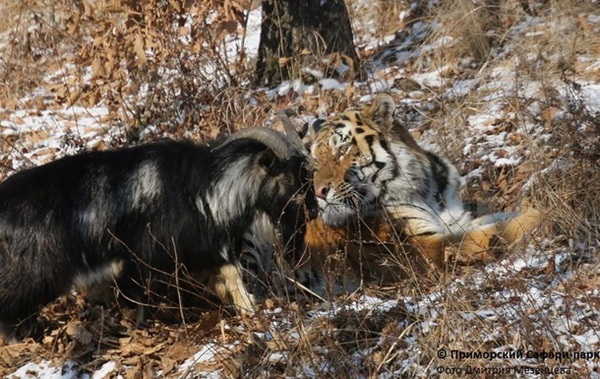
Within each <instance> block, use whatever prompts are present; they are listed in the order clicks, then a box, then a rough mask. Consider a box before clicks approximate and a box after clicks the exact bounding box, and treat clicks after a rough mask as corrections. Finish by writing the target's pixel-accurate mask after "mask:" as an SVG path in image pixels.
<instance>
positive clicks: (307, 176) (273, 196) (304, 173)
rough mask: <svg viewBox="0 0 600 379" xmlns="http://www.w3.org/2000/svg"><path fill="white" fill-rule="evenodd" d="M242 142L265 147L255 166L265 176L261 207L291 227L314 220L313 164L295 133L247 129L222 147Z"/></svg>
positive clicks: (259, 202) (276, 219)
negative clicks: (245, 140)
mask: <svg viewBox="0 0 600 379" xmlns="http://www.w3.org/2000/svg"><path fill="white" fill-rule="evenodd" d="M294 137H295V138H296V139H297V140H295V139H294ZM240 139H249V140H254V141H256V142H259V143H261V144H263V145H264V146H265V150H264V151H262V152H261V153H260V154H258V155H257V156H256V158H255V159H256V161H255V164H256V165H257V167H258V168H259V169H260V170H263V172H264V174H265V175H264V178H265V179H264V181H263V185H262V188H261V191H260V192H261V194H260V196H259V198H258V204H257V206H258V208H259V209H261V210H263V211H264V212H265V213H267V214H268V215H269V216H270V217H271V218H272V219H273V220H274V221H275V222H277V221H279V220H281V221H282V224H283V225H288V226H289V225H295V224H297V223H298V221H301V223H303V221H305V220H307V219H308V220H310V219H314V218H315V217H316V216H317V214H318V204H317V200H316V196H315V193H314V187H313V185H312V164H311V162H310V160H309V158H308V155H307V153H306V150H305V149H304V148H303V146H302V145H301V143H300V144H299V143H298V142H299V138H298V135H297V134H296V133H295V131H294V132H293V133H291V132H290V131H288V132H287V135H285V134H283V133H281V132H279V131H277V130H274V129H268V128H247V129H243V130H240V131H238V132H236V133H234V134H232V135H231V136H230V137H229V138H228V139H227V141H225V142H224V143H223V145H226V144H228V143H231V142H233V141H236V140H240ZM223 145H222V146H223Z"/></svg>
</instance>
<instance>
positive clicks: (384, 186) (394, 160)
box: [306, 93, 541, 270]
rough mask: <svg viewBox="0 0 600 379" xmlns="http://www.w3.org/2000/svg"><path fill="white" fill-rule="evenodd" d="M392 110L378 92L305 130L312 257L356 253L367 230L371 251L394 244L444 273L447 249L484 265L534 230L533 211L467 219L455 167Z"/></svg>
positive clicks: (536, 213)
mask: <svg viewBox="0 0 600 379" xmlns="http://www.w3.org/2000/svg"><path fill="white" fill-rule="evenodd" d="M395 110H396V104H395V102H394V100H393V98H392V97H391V95H389V94H387V93H381V94H379V95H377V96H376V97H375V98H374V99H373V101H372V104H368V105H366V106H364V107H362V108H360V109H357V110H349V111H345V112H342V113H339V114H334V115H333V116H330V117H328V118H325V119H317V120H316V121H314V122H313V123H312V126H311V134H312V135H313V138H312V141H311V144H310V152H311V156H312V158H313V159H314V161H315V163H314V165H315V171H314V177H313V184H314V187H315V192H316V195H317V201H318V203H319V207H320V211H321V214H320V216H319V218H318V219H317V220H315V221H313V222H311V223H309V224H308V225H307V238H306V245H307V246H308V249H309V250H311V251H312V253H311V254H318V253H319V251H324V250H325V251H332V250H335V249H339V248H340V247H343V246H348V245H354V248H355V249H357V248H360V247H363V246H365V245H366V241H365V240H364V236H365V235H366V234H367V231H368V232H369V233H370V234H369V235H370V236H371V237H373V236H374V237H375V240H374V241H371V242H372V245H378V247H379V248H380V247H381V246H383V247H386V246H387V244H392V245H395V246H396V248H397V247H398V246H397V245H398V243H400V244H401V245H402V246H401V247H402V248H403V249H405V250H406V249H409V250H411V251H413V252H414V251H415V250H416V251H417V255H419V256H420V258H423V259H424V260H425V261H426V262H428V264H430V265H432V266H433V267H434V268H436V269H440V270H443V269H445V267H446V261H447V256H446V252H447V250H448V248H449V247H453V248H454V249H455V252H456V254H459V255H460V254H466V255H467V256H468V257H469V259H472V260H473V261H479V260H486V261H487V260H490V259H492V258H493V257H494V255H493V254H492V253H491V251H492V249H493V248H495V247H497V246H498V245H499V244H510V243H513V242H516V241H518V240H520V239H522V238H523V237H524V236H525V235H527V234H529V233H531V232H532V231H533V230H534V229H535V228H536V227H537V226H538V225H539V224H540V222H541V213H540V212H539V211H537V210H535V209H528V210H526V211H524V212H513V213H495V214H489V215H484V216H481V217H474V216H473V214H472V213H471V212H470V211H469V210H468V209H467V207H466V206H465V204H464V203H463V201H462V200H461V197H460V190H461V181H460V179H461V177H460V174H459V172H458V170H457V169H456V167H455V166H454V165H453V164H452V163H451V162H450V161H449V160H448V159H447V158H445V157H443V156H441V155H439V154H437V153H435V152H432V151H427V150H426V149H424V148H423V147H421V146H420V145H419V144H418V143H417V141H416V140H415V139H414V138H413V136H412V135H411V134H410V132H409V131H408V130H407V129H406V128H405V127H404V125H403V124H402V123H401V122H400V121H398V120H397V119H395V118H394V112H395ZM325 253H327V252H325ZM364 263H371V264H372V262H369V259H367V260H363V263H361V264H364Z"/></svg>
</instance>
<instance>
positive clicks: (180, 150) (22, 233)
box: [0, 139, 317, 335]
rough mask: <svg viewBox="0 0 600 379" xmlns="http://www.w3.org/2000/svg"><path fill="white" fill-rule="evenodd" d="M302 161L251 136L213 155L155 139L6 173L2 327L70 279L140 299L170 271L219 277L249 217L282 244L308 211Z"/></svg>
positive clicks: (310, 201) (0, 252) (31, 311)
mask: <svg viewBox="0 0 600 379" xmlns="http://www.w3.org/2000/svg"><path fill="white" fill-rule="evenodd" d="M304 163H305V157H303V156H301V155H300V154H297V155H293V156H292V157H291V158H290V159H287V160H285V161H283V160H281V159H279V158H277V156H276V155H275V154H274V153H273V152H272V151H271V150H270V149H269V148H267V147H266V146H265V145H263V144H262V143H260V142H257V141H254V140H250V139H240V140H235V141H232V142H230V143H227V144H224V145H222V146H220V147H218V148H216V149H212V150H211V149H210V148H209V146H207V145H196V144H192V143H187V142H173V141H164V142H159V143H154V144H147V145H141V146H137V147H131V148H123V149H119V150H113V151H104V152H87V153H82V154H79V155H76V156H70V157H65V158H62V159H59V160H56V161H54V162H51V163H48V164H45V165H43V166H40V167H35V168H31V169H28V170H24V171H21V172H19V173H16V174H14V175H13V176H11V177H9V178H8V179H7V180H6V181H4V182H3V183H2V184H0V329H2V324H3V325H4V328H5V330H4V332H5V334H8V335H10V334H11V333H12V331H13V330H14V328H15V326H16V325H17V324H19V323H20V322H22V321H23V320H25V319H27V318H30V319H35V317H34V316H35V315H36V314H37V312H38V310H39V307H40V306H42V305H44V304H47V303H49V302H51V301H53V300H54V299H56V298H57V297H58V296H60V295H61V294H64V293H66V292H68V291H69V289H70V288H71V287H72V286H73V284H74V283H77V282H78V281H81V282H83V283H89V282H94V281H97V280H100V279H106V277H107V276H108V277H109V278H108V279H115V280H116V281H117V284H118V287H119V290H120V291H121V292H122V293H123V294H124V295H125V297H127V298H129V299H133V300H134V301H140V302H145V301H146V299H145V298H144V296H145V291H147V290H148V288H152V286H153V285H154V284H155V283H158V282H159V281H163V282H164V281H167V282H168V281H169V280H171V279H169V278H166V277H165V278H163V279H162V280H157V276H159V274H160V272H163V273H165V275H166V273H174V272H175V271H176V264H177V265H178V267H177V269H178V268H180V267H184V268H185V270H187V271H189V272H192V273H193V272H195V271H202V272H206V271H207V270H208V271H212V272H214V273H217V274H218V272H219V269H220V268H222V267H224V266H225V265H235V264H236V262H237V258H238V254H239V252H240V249H241V243H242V236H243V234H244V231H246V230H247V229H248V227H249V225H250V224H251V222H252V220H253V218H254V215H255V212H256V211H263V212H265V213H266V214H268V215H269V217H270V218H271V219H272V220H273V221H274V222H276V223H277V222H281V224H282V225H283V230H282V234H283V235H284V238H289V237H291V236H292V235H293V234H295V233H294V232H295V230H294V229H295V227H296V226H298V227H299V229H300V231H303V228H304V226H303V222H300V223H299V224H298V225H297V224H296V222H297V220H298V218H297V216H298V215H302V216H304V215H305V214H306V210H308V213H309V214H311V215H312V216H314V215H315V212H316V209H317V206H316V200H315V198H314V193H313V191H312V185H310V182H309V173H308V172H307V170H306V169H305V168H304ZM299 194H301V195H304V196H301V197H304V200H305V201H297V200H298V199H297V197H298V195H299ZM282 214H283V216H282ZM301 218H303V217H301ZM302 221H304V220H302ZM299 234H300V236H299V237H297V238H296V239H295V240H296V241H302V233H299ZM297 244H298V243H296V245H297ZM238 284H239V283H238ZM228 289H229V291H231V286H229V287H228ZM242 290H243V289H242ZM229 295H232V294H231V293H229ZM234 303H235V299H234ZM236 305H238V304H236Z"/></svg>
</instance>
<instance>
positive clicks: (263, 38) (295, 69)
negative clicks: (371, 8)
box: [256, 0, 360, 86]
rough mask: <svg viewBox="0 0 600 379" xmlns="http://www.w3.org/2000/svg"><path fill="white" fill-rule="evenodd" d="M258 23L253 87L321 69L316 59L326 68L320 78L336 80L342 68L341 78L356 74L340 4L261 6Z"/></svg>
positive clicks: (316, 0)
mask: <svg viewBox="0 0 600 379" xmlns="http://www.w3.org/2000/svg"><path fill="white" fill-rule="evenodd" d="M262 17H263V19H262V25H261V34H260V45H259V48H258V61H257V64H256V84H257V85H261V86H262V85H267V86H272V85H275V84H277V83H280V82H281V81H283V80H287V79H290V78H299V77H300V75H301V74H302V72H301V69H302V68H303V67H307V66H308V65H312V64H315V63H317V69H320V68H322V67H323V66H324V64H323V60H322V59H321V60H320V58H327V59H326V60H325V61H327V62H329V63H328V64H327V65H326V66H327V67H326V69H325V70H321V71H326V72H324V74H325V75H332V74H335V71H336V69H337V73H338V74H340V68H342V67H344V65H345V66H348V68H349V72H346V73H345V74H346V75H349V76H353V75H354V74H355V73H357V72H360V71H359V60H358V56H357V55H356V51H355V49H354V41H353V35H352V27H351V25H350V19H349V18H348V11H347V10H346V6H345V4H344V1H343V0H262ZM332 53H334V54H332ZM340 63H343V64H340Z"/></svg>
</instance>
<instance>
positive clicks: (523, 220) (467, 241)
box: [412, 209, 542, 268]
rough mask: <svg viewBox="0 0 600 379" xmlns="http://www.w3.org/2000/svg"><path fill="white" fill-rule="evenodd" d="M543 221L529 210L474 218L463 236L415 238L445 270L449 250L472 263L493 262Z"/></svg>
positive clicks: (429, 256) (438, 265)
mask: <svg viewBox="0 0 600 379" xmlns="http://www.w3.org/2000/svg"><path fill="white" fill-rule="evenodd" d="M541 220H542V214H541V212H539V211H537V210H535V209H529V210H527V211H525V212H522V213H517V214H492V215H487V216H482V217H479V218H477V219H474V220H473V221H472V222H471V223H470V225H469V228H468V229H467V230H465V231H464V232H463V233H454V234H433V235H428V236H415V237H413V238H412V240H413V241H414V243H415V244H416V246H417V247H418V248H419V250H420V251H421V253H422V254H423V255H425V256H426V257H428V258H429V259H430V260H431V261H432V262H433V263H434V264H435V265H436V266H437V267H439V268H444V266H445V252H446V248H448V247H449V248H451V249H452V250H453V252H454V253H455V254H456V255H457V256H458V257H462V258H467V259H468V260H469V261H481V260H484V261H489V260H491V259H493V258H495V256H494V254H493V251H494V250H495V249H497V248H499V247H501V246H506V245H509V244H511V243H514V242H517V241H520V240H521V239H522V238H523V237H524V236H526V235H527V234H529V233H531V232H532V231H533V230H534V229H535V228H536V227H537V226H538V225H540V223H541Z"/></svg>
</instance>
